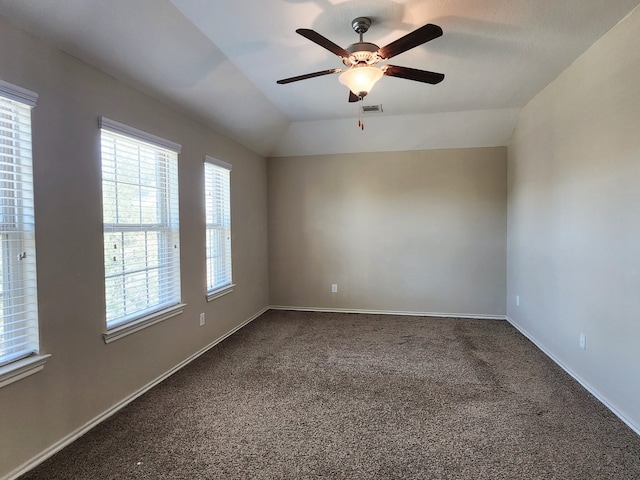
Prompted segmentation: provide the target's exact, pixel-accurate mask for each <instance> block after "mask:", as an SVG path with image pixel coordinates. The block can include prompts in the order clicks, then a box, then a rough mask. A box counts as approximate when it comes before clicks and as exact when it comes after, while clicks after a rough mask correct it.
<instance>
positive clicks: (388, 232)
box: [267, 131, 506, 315]
mask: <svg viewBox="0 0 640 480" xmlns="http://www.w3.org/2000/svg"><path fill="white" fill-rule="evenodd" d="M354 135H358V132H357V131H354ZM267 170H268V192H269V193H268V195H269V269H270V270H269V274H270V275H269V278H270V299H271V304H272V305H277V306H295V307H307V308H329V309H352V310H353V309H355V310H381V311H410V312H420V313H429V312H444V313H460V314H481V315H482V314H484V315H504V314H505V291H506V283H505V282H506V263H505V260H506V149H505V148H502V147H499V148H475V149H456V150H432V151H417V152H399V153H398V152H396V153H363V154H349V155H327V156H308V157H288V158H270V159H269V160H268V166H267ZM333 283H336V284H338V293H337V294H332V293H331V284H333Z"/></svg>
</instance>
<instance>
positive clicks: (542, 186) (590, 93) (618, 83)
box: [508, 9, 640, 432]
mask: <svg viewBox="0 0 640 480" xmlns="http://www.w3.org/2000/svg"><path fill="white" fill-rule="evenodd" d="M638 45H640V9H636V10H635V11H634V12H632V14H631V15H630V16H629V17H627V18H626V19H625V20H623V21H622V22H621V23H620V24H618V25H617V26H616V27H614V28H613V29H612V30H611V31H610V32H609V33H608V34H606V35H605V36H604V37H603V38H601V39H600V40H599V41H598V42H597V43H596V44H595V45H593V46H592V47H591V48H590V49H589V50H587V52H586V53H585V54H584V55H582V57H580V58H579V59H578V60H577V61H576V62H575V63H574V64H573V65H571V66H570V67H569V68H568V69H567V70H566V71H565V72H564V73H563V74H562V75H560V77H559V78H557V79H556V80H555V81H554V82H552V83H551V84H550V85H549V86H548V87H547V88H546V89H545V90H544V91H543V92H542V93H540V94H539V95H538V96H537V97H536V98H535V99H533V100H532V101H531V102H530V103H529V104H528V105H527V106H526V108H525V109H524V111H523V113H522V116H521V118H520V120H519V123H518V126H517V128H516V131H515V133H514V135H513V138H512V141H511V144H510V145H509V207H508V210H509V234H508V238H509V247H508V272H509V273H508V283H509V288H508V314H509V317H510V318H511V319H512V321H513V322H514V323H515V324H516V325H518V326H519V327H520V328H522V329H523V330H524V331H526V332H528V334H529V335H530V336H531V338H533V339H534V340H535V341H536V342H537V343H538V344H539V345H540V346H541V347H542V348H543V349H545V350H546V351H547V352H548V353H550V354H551V355H552V356H554V357H555V358H556V359H557V360H558V361H559V362H560V363H562V364H563V365H564V366H565V367H566V368H568V369H569V370H570V371H572V372H573V373H574V374H575V375H576V376H577V377H578V378H579V379H581V380H582V381H583V382H584V384H585V385H587V386H588V387H590V388H591V389H592V391H593V392H594V393H595V394H596V395H598V396H599V397H600V398H601V399H602V400H604V401H605V402H606V403H608V404H609V405H610V406H611V407H612V408H614V409H615V410H616V411H617V412H618V413H619V414H620V415H621V416H623V417H625V418H626V419H627V421H628V422H630V423H633V424H634V425H635V428H636V430H637V431H638V432H640V49H639V48H638ZM516 295H519V296H520V306H519V307H518V306H516V303H515V298H516ZM581 333H584V334H586V338H587V348H586V350H582V349H580V347H579V337H580V334H581Z"/></svg>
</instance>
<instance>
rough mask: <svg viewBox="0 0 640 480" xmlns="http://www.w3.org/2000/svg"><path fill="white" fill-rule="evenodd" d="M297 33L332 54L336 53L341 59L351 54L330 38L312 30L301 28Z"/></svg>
mask: <svg viewBox="0 0 640 480" xmlns="http://www.w3.org/2000/svg"><path fill="white" fill-rule="evenodd" d="M296 33H298V34H300V35H302V36H303V37H305V38H306V39H308V40H311V41H312V42H313V43H317V44H318V45H320V46H321V47H323V48H326V49H327V50H329V51H330V52H331V53H335V54H336V55H338V56H339V57H348V56H349V52H347V51H346V50H345V49H344V48H342V47H341V46H339V45H336V44H335V43H333V42H332V41H331V40H329V39H328V38H325V37H323V36H322V35H320V34H319V33H318V32H316V31H314V30H311V29H309V28H299V29H297V30H296Z"/></svg>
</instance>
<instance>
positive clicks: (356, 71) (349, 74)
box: [338, 65, 384, 97]
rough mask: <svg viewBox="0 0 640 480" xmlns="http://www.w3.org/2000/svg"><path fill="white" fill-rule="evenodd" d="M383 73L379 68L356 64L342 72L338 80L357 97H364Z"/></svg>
mask: <svg viewBox="0 0 640 480" xmlns="http://www.w3.org/2000/svg"><path fill="white" fill-rule="evenodd" d="M383 75H384V73H383V72H382V70H381V69H379V68H376V67H369V66H366V65H363V66H358V65H356V66H353V67H351V68H349V69H348V70H346V71H344V72H342V73H341V74H340V76H339V77H338V80H339V81H340V83H342V84H343V85H346V86H347V87H349V91H351V92H353V93H355V94H356V95H357V96H358V97H364V96H365V95H366V94H367V93H369V91H370V90H371V89H372V88H373V86H374V85H375V83H376V82H377V81H378V80H380V79H381V78H382V76H383Z"/></svg>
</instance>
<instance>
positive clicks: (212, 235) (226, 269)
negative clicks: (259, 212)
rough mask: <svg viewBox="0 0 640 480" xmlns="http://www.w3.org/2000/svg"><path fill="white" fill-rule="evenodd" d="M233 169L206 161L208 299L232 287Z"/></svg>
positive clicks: (223, 163)
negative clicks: (231, 199)
mask: <svg viewBox="0 0 640 480" xmlns="http://www.w3.org/2000/svg"><path fill="white" fill-rule="evenodd" d="M230 177H231V165H230V164H228V163H225V162H222V161H220V160H217V159H215V158H211V157H206V159H205V164H204V179H205V189H204V190H205V210H206V211H205V215H206V224H207V225H206V228H207V233H206V261H207V297H208V299H209V300H212V299H214V298H217V297H219V296H220V295H224V294H225V293H228V292H230V291H231V289H232V288H233V285H232V284H231V206H230V203H231V202H230V190H231V181H230V180H231V178H230Z"/></svg>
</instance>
